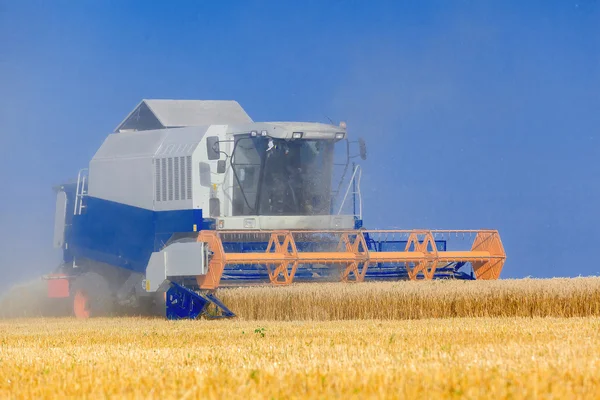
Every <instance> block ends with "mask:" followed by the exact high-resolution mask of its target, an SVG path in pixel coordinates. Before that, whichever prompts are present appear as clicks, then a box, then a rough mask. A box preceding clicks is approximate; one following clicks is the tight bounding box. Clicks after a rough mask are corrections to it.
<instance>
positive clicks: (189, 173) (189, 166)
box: [186, 156, 192, 200]
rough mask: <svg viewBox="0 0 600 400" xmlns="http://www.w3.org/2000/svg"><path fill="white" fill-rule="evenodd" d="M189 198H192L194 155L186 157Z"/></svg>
mask: <svg viewBox="0 0 600 400" xmlns="http://www.w3.org/2000/svg"><path fill="white" fill-rule="evenodd" d="M186 162H187V165H186V180H187V199H188V200H191V199H192V157H191V156H187V157H186Z"/></svg>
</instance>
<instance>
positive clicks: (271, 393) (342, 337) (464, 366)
mask: <svg viewBox="0 0 600 400" xmlns="http://www.w3.org/2000/svg"><path fill="white" fill-rule="evenodd" d="M0 336H1V339H0V340H1V347H0V397H1V398H65V397H77V398H160V399H170V398H174V399H175V398H178V399H184V398H185V399H189V398H213V399H218V398H230V399H235V398H239V399H248V398H251V399H255V398H256V399H283V398H321V399H323V398H343V399H346V398H410V399H413V398H430V399H436V398H444V399H445V398H458V397H461V398H511V399H542V398H548V399H550V398H553V399H577V398H589V399H592V398H600V357H599V355H600V319H598V318H594V317H588V318H463V319H461V318H457V319H424V320H404V321H376V320H362V321H335V322H332V321H318V322H313V321H297V322H281V321H271V322H264V321H242V320H230V321H206V320H201V321H166V320H161V319H142V318H123V319H109V318H107V319H96V320H93V319H92V320H88V321H78V320H75V319H70V318H63V319H16V320H3V321H0Z"/></svg>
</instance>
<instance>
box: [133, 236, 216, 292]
mask: <svg viewBox="0 0 600 400" xmlns="http://www.w3.org/2000/svg"><path fill="white" fill-rule="evenodd" d="M207 256H208V254H207V252H206V246H205V244H204V243H200V242H190V243H173V244H171V245H169V246H167V247H166V248H165V249H163V250H162V251H159V252H155V253H152V255H151V256H150V261H149V262H148V267H146V285H145V286H146V291H148V292H155V291H157V290H158V288H160V286H161V285H162V283H163V282H164V281H165V280H166V279H167V278H170V277H179V276H198V275H206V273H207V272H208V259H207Z"/></svg>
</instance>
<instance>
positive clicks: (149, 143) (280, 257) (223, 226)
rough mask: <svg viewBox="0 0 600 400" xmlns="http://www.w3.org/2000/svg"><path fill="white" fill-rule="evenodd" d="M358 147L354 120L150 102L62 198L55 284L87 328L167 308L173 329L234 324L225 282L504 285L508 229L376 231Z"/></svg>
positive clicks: (230, 105)
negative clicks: (277, 117)
mask: <svg viewBox="0 0 600 400" xmlns="http://www.w3.org/2000/svg"><path fill="white" fill-rule="evenodd" d="M356 144H358V146H356ZM353 147H358V149H359V154H358V155H360V156H361V158H363V159H365V158H366V147H365V144H364V141H362V140H360V139H359V140H358V141H357V142H351V141H349V140H348V137H347V134H346V126H345V124H344V123H341V124H340V125H339V126H336V125H327V124H320V123H299V122H253V121H252V120H251V119H250V117H249V116H248V115H247V114H246V112H245V111H244V110H243V109H242V108H241V107H240V105H239V104H238V103H237V102H235V101H196V100H144V101H142V102H141V103H140V104H139V105H138V106H137V107H136V108H135V109H134V110H133V111H132V112H131V113H130V114H129V115H128V116H127V117H126V118H125V120H124V121H123V122H122V123H121V124H120V125H119V126H118V127H117V128H116V129H115V132H114V133H112V134H110V135H108V137H107V138H106V140H105V141H104V143H103V144H102V146H101V147H100V149H99V150H98V151H97V153H96V154H95V156H94V158H93V159H92V160H91V162H90V165H89V168H86V169H83V170H81V171H80V172H79V175H78V178H77V181H76V182H73V183H70V184H63V185H61V186H59V187H58V188H56V189H57V203H56V225H55V232H54V234H55V235H54V245H55V246H56V247H57V248H61V249H62V251H63V263H62V265H61V266H60V267H59V268H58V270H57V271H56V272H55V273H53V274H51V275H48V276H46V277H45V278H46V279H47V282H48V296H49V297H50V298H56V299H59V298H63V299H64V300H63V301H68V302H69V303H70V305H72V309H73V312H74V314H75V315H76V316H77V317H83V318H85V317H90V316H99V315H106V314H111V313H112V312H113V311H115V310H116V309H117V307H118V308H119V309H121V308H123V307H125V308H126V307H131V308H132V309H134V310H138V312H141V311H142V310H153V309H154V311H156V309H157V308H159V309H161V310H162V311H160V312H161V313H162V314H163V315H164V314H165V306H166V316H167V317H168V318H171V319H177V318H196V317H198V316H200V315H204V316H207V317H231V316H234V313H233V312H231V311H230V310H228V309H227V307H226V306H225V305H224V304H222V303H221V302H220V301H219V300H218V299H217V298H216V297H215V295H214V291H215V289H217V288H218V287H220V286H224V285H236V286H239V285H248V284H260V283H265V282H270V283H271V284H273V285H289V284H291V283H292V282H295V281H323V280H324V281H332V280H340V281H345V282H349V281H356V282H362V281H364V280H369V279H372V280H384V279H388V280H389V279H392V280H398V279H411V280H416V279H427V280H429V279H434V278H456V279H497V278H498V277H499V275H500V272H501V270H502V266H503V264H504V260H505V253H504V249H503V247H502V243H501V241H500V236H499V235H498V232H497V231H495V230H479V231H433V230H368V229H364V228H363V221H362V200H361V196H360V177H361V169H360V167H359V166H357V165H355V164H354V163H352V161H351V159H352V158H354V157H356V156H354V155H352V148H353ZM358 155H357V156H358ZM340 156H341V157H340ZM336 158H337V160H336ZM339 158H341V159H342V160H341V162H340V160H339ZM346 203H348V204H346ZM350 205H352V208H353V211H352V212H347V213H344V212H343V211H344V210H345V207H347V208H349V207H350ZM57 301H58V300H57ZM165 303H166V304H165ZM69 308H70V306H69Z"/></svg>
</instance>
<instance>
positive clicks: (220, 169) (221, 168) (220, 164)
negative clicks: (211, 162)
mask: <svg viewBox="0 0 600 400" xmlns="http://www.w3.org/2000/svg"><path fill="white" fill-rule="evenodd" d="M226 169H227V163H226V162H225V160H219V161H217V174H224V173H225V170H226Z"/></svg>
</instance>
